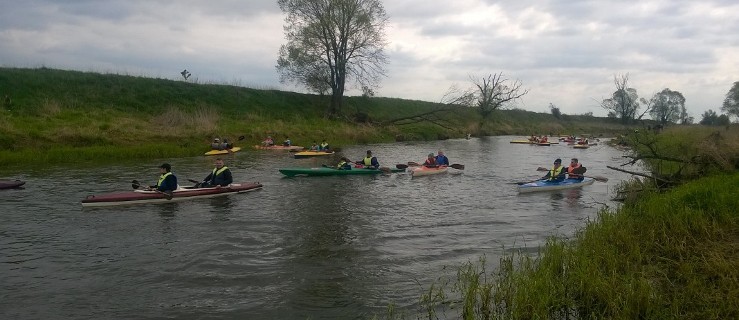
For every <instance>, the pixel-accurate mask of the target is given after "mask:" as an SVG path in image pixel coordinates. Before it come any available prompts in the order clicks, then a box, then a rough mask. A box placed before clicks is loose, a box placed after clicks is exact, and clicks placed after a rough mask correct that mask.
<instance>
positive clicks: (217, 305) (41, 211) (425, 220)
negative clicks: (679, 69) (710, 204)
mask: <svg viewBox="0 0 739 320" xmlns="http://www.w3.org/2000/svg"><path fill="white" fill-rule="evenodd" d="M515 138H516V137H505V136H503V137H483V138H473V139H471V140H464V139H459V140H445V141H431V142H399V143H391V144H376V145H369V146H368V145H363V146H349V147H345V148H343V150H342V153H343V154H344V155H346V156H347V157H349V158H350V159H352V160H358V159H360V158H361V157H362V156H363V155H364V153H365V151H366V150H367V149H371V150H372V152H373V154H374V155H375V156H377V157H378V159H379V160H380V163H381V164H382V165H383V166H390V167H394V166H395V164H398V163H406V162H408V161H416V162H422V161H423V160H424V159H425V157H426V155H427V154H428V153H429V152H434V153H435V152H436V151H437V150H439V149H442V150H444V152H445V153H446V155H447V156H448V157H449V159H450V161H451V163H459V164H464V165H465V170H464V171H463V173H462V174H446V175H438V176H426V177H417V178H411V177H410V176H409V175H407V174H392V175H378V176H341V177H294V178H286V177H283V176H282V175H281V174H280V173H279V172H278V171H277V168H281V167H296V166H304V167H310V166H320V165H321V164H323V163H329V162H330V161H331V160H330V159H323V158H320V159H293V158H291V157H290V153H288V152H280V151H242V152H239V153H235V154H233V155H229V156H226V157H224V160H225V161H226V165H227V166H229V167H230V168H231V170H232V171H233V173H234V180H235V181H259V182H261V183H262V184H264V188H263V189H262V190H260V191H256V192H250V193H245V194H237V195H231V196H227V197H219V198H212V199H200V200H191V201H182V202H173V203H165V204H147V205H138V206H118V207H105V208H82V206H81V205H80V200H82V199H83V198H84V197H86V196H87V195H90V194H100V193H105V192H113V191H122V190H127V189H130V188H131V186H130V185H131V180H134V179H137V180H140V181H146V182H147V183H148V184H153V183H155V181H156V179H157V176H158V169H157V167H158V165H160V164H161V163H162V162H165V161H166V162H169V163H171V164H172V166H173V172H174V173H175V174H176V175H177V176H178V178H179V181H180V184H181V185H182V184H187V180H186V179H202V178H203V177H205V176H206V175H207V173H208V171H209V170H210V169H211V168H212V162H213V158H212V157H191V158H178V159H166V160H158V161H151V160H148V161H144V162H135V161H131V162H128V163H121V164H117V165H112V166H111V165H100V164H78V165H74V166H52V167H47V168H33V169H27V168H24V172H22V173H19V171H20V170H21V168H4V169H2V170H3V171H2V173H1V174H0V175H3V176H4V177H5V178H6V179H7V178H19V179H21V180H25V181H27V184H26V188H25V189H20V190H0V212H1V213H0V250H2V254H1V255H0V318H3V319H60V318H64V319H160V318H168V319H307V318H313V319H360V318H369V317H371V316H372V315H375V314H377V315H383V314H384V312H385V309H386V308H387V306H388V305H389V304H391V303H392V304H395V306H396V309H400V310H403V311H406V312H410V313H411V314H412V313H413V312H415V311H416V310H417V308H418V301H419V298H420V296H421V295H422V294H423V293H424V292H425V290H426V289H428V286H429V285H430V284H431V283H432V282H433V281H434V280H435V279H437V278H438V277H439V276H441V275H451V274H454V272H455V271H456V266H458V265H460V264H461V263H463V262H466V261H476V260H478V258H479V257H481V256H482V255H485V256H486V258H487V261H488V263H490V264H491V267H494V266H495V265H496V264H497V261H498V258H499V257H500V255H501V254H502V253H503V252H504V250H506V249H509V248H512V247H519V248H522V247H523V248H525V250H527V251H529V252H536V250H537V249H538V247H539V246H541V245H543V244H544V243H545V242H546V239H547V237H549V236H551V235H561V236H569V235H572V234H573V233H574V231H575V230H576V229H577V228H580V227H582V226H584V224H585V221H587V219H588V218H593V217H595V215H596V213H597V211H598V209H599V208H600V207H601V206H602V205H603V204H608V205H615V204H613V203H612V202H610V201H609V199H610V198H611V197H612V195H613V191H614V187H615V186H616V185H617V184H618V183H619V181H621V180H623V179H626V178H628V176H626V175H624V174H622V173H619V172H615V171H611V170H608V169H607V168H606V165H611V164H617V163H619V161H620V160H621V155H622V152H621V151H618V150H616V149H613V148H611V147H608V146H605V145H604V144H603V143H601V144H600V145H598V146H594V147H591V148H590V149H585V150H578V149H572V148H570V147H567V146H566V145H553V146H551V147H539V146H530V145H519V144H510V143H509V141H510V140H512V139H515ZM572 157H577V158H579V159H580V160H581V162H582V163H583V165H584V166H585V167H587V168H588V172H587V174H589V175H594V176H597V175H599V176H605V177H608V178H609V179H610V180H609V181H608V182H605V183H603V182H596V183H595V184H593V185H590V186H586V187H584V188H582V189H574V190H565V191H553V192H540V193H530V194H518V193H517V191H516V185H515V184H514V182H516V181H521V180H530V179H535V178H536V177H537V176H541V173H540V172H536V171H535V170H536V168H537V167H539V166H546V167H551V165H552V162H553V160H554V159H555V158H562V159H563V163H564V164H565V165H567V164H568V163H569V159H570V158H572ZM28 170H30V171H28ZM456 173H459V172H456Z"/></svg>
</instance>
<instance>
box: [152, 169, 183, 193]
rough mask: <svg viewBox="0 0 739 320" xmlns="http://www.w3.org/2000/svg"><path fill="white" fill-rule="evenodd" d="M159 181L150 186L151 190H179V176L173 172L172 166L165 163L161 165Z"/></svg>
mask: <svg viewBox="0 0 739 320" xmlns="http://www.w3.org/2000/svg"><path fill="white" fill-rule="evenodd" d="M159 173H160V174H161V175H160V176H159V181H157V184H156V185H153V186H149V189H150V190H159V191H162V192H167V191H175V190H177V177H176V176H175V175H174V174H173V173H172V166H171V165H170V164H169V163H164V164H162V165H161V166H159Z"/></svg>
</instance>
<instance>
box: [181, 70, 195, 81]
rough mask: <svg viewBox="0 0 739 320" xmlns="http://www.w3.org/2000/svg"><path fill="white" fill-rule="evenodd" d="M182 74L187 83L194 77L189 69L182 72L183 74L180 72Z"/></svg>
mask: <svg viewBox="0 0 739 320" xmlns="http://www.w3.org/2000/svg"><path fill="white" fill-rule="evenodd" d="M180 74H181V75H182V77H183V78H185V81H187V79H189V78H190V76H191V75H192V74H191V73H190V71H187V69H185V70H182V72H180Z"/></svg>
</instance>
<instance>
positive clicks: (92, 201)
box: [82, 182, 262, 207]
mask: <svg viewBox="0 0 739 320" xmlns="http://www.w3.org/2000/svg"><path fill="white" fill-rule="evenodd" d="M261 188H262V184H260V183H258V182H256V183H255V182H242V183H232V184H230V185H229V186H228V187H222V188H182V189H178V190H175V191H174V192H172V193H171V194H166V193H163V192H158V191H144V190H134V191H125V192H115V193H106V194H101V195H90V196H87V198H85V199H83V200H82V206H83V207H102V206H116V205H124V204H142V203H162V202H169V201H179V200H188V199H198V198H212V197H218V196H225V195H229V194H234V193H244V192H249V191H255V190H259V189H261Z"/></svg>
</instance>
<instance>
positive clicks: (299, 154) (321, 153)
mask: <svg viewBox="0 0 739 320" xmlns="http://www.w3.org/2000/svg"><path fill="white" fill-rule="evenodd" d="M332 154H334V152H333V151H330V152H325V151H301V152H296V153H295V154H294V155H293V156H294V157H295V159H300V158H310V157H320V156H330V155H332Z"/></svg>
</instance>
